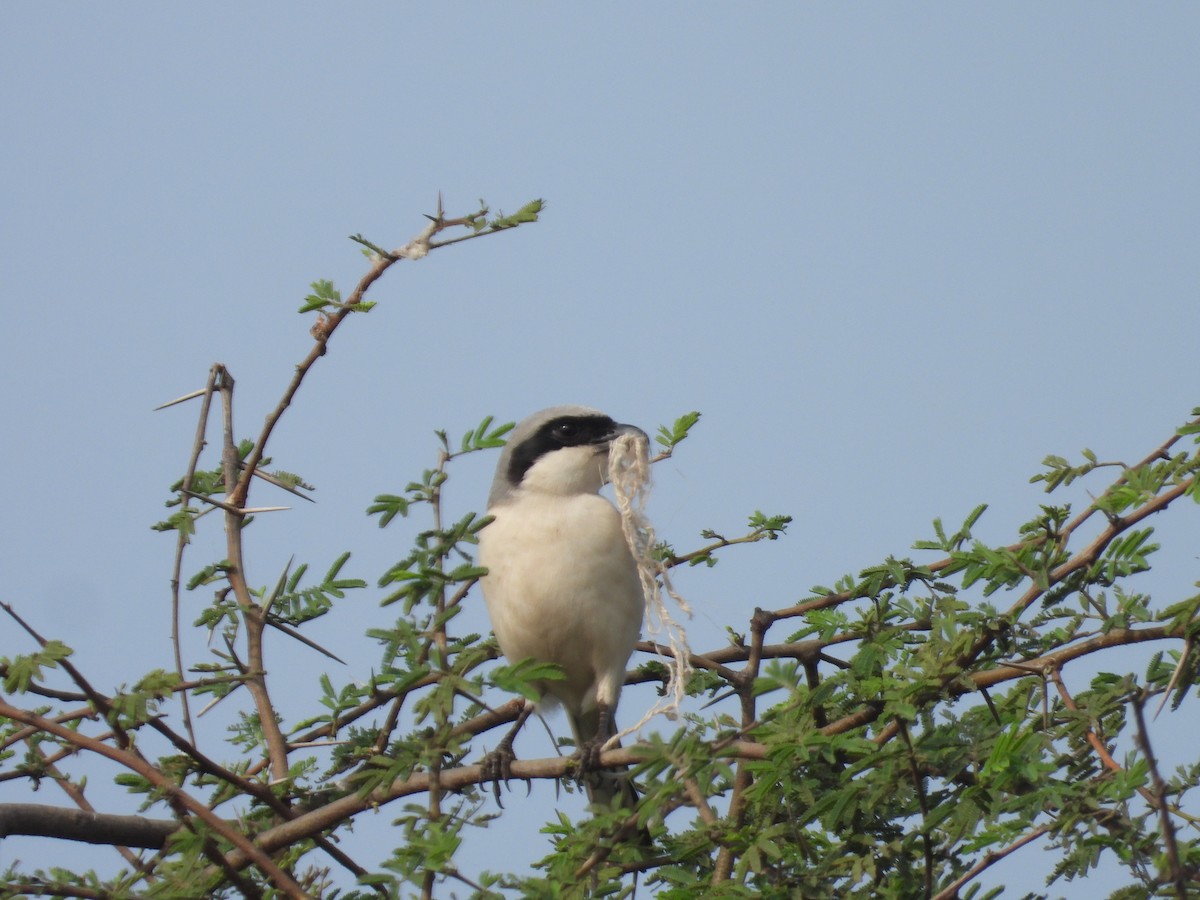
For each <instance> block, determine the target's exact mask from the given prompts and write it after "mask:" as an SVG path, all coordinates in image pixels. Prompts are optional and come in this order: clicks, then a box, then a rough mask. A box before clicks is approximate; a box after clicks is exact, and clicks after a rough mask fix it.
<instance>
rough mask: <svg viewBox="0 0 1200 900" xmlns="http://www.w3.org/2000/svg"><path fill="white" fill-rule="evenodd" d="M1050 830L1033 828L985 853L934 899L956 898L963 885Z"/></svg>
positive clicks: (1042, 826)
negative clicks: (1011, 841)
mask: <svg viewBox="0 0 1200 900" xmlns="http://www.w3.org/2000/svg"><path fill="white" fill-rule="evenodd" d="M1049 830H1050V826H1049V825H1040V826H1038V827H1037V828H1035V829H1033V831H1031V832H1029V833H1028V834H1025V835H1023V836H1022V837H1020V838H1019V839H1018V840H1016V841H1014V842H1013V843H1011V844H1009V845H1008V846H1007V847H1005V848H1004V849H1003V850H993V851H989V852H988V853H985V854H984V857H983V859H981V860H980V861H979V862H977V863H976V864H975V865H973V866H971V868H969V869H968V870H967V871H966V872H965V873H963V874H962V875H961V876H959V877H958V878H956V879H954V881H952V882H951V883H950V884H948V885H947V886H946V887H944V888H942V890H940V891H938V892H937V893H936V894H934V895H933V897H932V900H954V898H956V897H957V896H958V892H959V891H960V890H961V889H962V887H963V885H965V884H967V883H968V882H969V881H971V880H972V879H973V878H976V877H978V876H979V874H980V873H982V872H983V871H984V870H986V869H987V868H988V867H990V866H994V865H995V864H996V863H998V862H1000V860H1002V859H1004V857H1006V856H1008V855H1009V854H1010V853H1015V852H1016V851H1018V850H1020V849H1021V848H1022V847H1024V846H1025V845H1026V844H1028V843H1030V842H1031V841H1036V840H1037V839H1038V838H1040V837H1041V836H1042V835H1043V834H1045V833H1046V832H1047V831H1049Z"/></svg>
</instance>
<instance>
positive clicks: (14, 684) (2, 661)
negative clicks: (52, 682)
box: [0, 640, 75, 694]
mask: <svg viewBox="0 0 1200 900" xmlns="http://www.w3.org/2000/svg"><path fill="white" fill-rule="evenodd" d="M74 652H75V651H74V650H72V649H71V648H70V647H68V646H67V645H66V644H64V643H62V642H61V641H55V640H51V641H46V643H45V645H43V646H42V648H41V649H40V650H38V651H37V652H36V653H30V654H27V655H25V656H14V657H13V658H12V659H8V658H0V670H2V671H3V674H4V690H5V691H6V692H8V693H10V694H23V693H25V692H26V691H27V690H29V688H30V686H31V685H33V684H37V683H40V682H42V681H44V680H45V671H44V670H46V669H57V668H58V663H59V662H60V661H61V660H64V659H66V658H67V657H69V656H71V655H72V654H73V653H74Z"/></svg>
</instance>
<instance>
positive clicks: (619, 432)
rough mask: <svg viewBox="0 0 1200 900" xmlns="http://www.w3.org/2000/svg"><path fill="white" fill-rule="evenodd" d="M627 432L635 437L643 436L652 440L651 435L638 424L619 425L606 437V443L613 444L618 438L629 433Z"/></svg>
mask: <svg viewBox="0 0 1200 900" xmlns="http://www.w3.org/2000/svg"><path fill="white" fill-rule="evenodd" d="M627 434H628V435H632V436H633V437H640V438H642V440H645V441H649V440H650V436H649V435H647V434H646V432H644V431H642V429H640V428H638V427H637V426H636V425H618V426H617V427H616V428H614V429H613V430H612V432H611V433H610V434H609V435H608V436H607V437H606V438H605V443H608V444H611V443H612V442H613V441H615V440H616V439H617V438H619V437H623V436H624V435H627Z"/></svg>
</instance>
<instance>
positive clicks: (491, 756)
mask: <svg viewBox="0 0 1200 900" xmlns="http://www.w3.org/2000/svg"><path fill="white" fill-rule="evenodd" d="M516 758H517V754H515V753H513V749H512V744H511V743H509V742H508V741H504V742H502V743H501V744H500V746H498V747H497V748H496V749H495V750H493V751H491V752H490V753H485V754H484V756H483V759H482V760H481V761H480V763H479V767H480V769H481V770H482V773H483V783H484V784H487V783H489V782H490V783H491V785H492V793H493V794H494V795H495V797H496V803H497V805H499V807H500V808H501V809H504V803H503V802H502V801H501V800H500V782H502V781H503V782H504V786H505V787H506V788H507V787H508V782H509V780H510V779H511V778H512V764H513V762H514V761H515V760H516ZM530 788H531V789H532V784H530Z"/></svg>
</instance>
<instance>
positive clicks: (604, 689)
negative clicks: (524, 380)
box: [479, 405, 646, 808]
mask: <svg viewBox="0 0 1200 900" xmlns="http://www.w3.org/2000/svg"><path fill="white" fill-rule="evenodd" d="M622 435H635V436H640V437H641V438H642V439H645V438H646V434H645V432H644V431H642V430H641V429H640V428H638V427H636V426H634V425H624V424H619V423H617V422H616V421H614V420H613V419H612V418H611V417H610V416H607V415H605V414H604V413H602V412H600V411H599V410H596V409H592V408H591V407H587V406H574V405H569V406H553V407H550V408H549V409H543V410H541V411H540V412H536V413H534V414H533V415H531V416H529V417H528V418H526V419H524V420H523V421H521V422H520V423H518V424H517V426H516V427H515V428H514V429H513V432H512V435H511V436H510V437H509V439H508V441H507V443H506V444H505V447H504V449H503V451H502V452H501V454H500V459H499V462H498V463H497V465H496V476H495V479H494V480H493V482H492V488H491V492H490V493H489V495H488V508H487V512H488V515H490V516H492V517H493V519H492V521H491V522H490V523H489V524H487V525H486V526H485V527H484V528H483V529H482V531H481V532H480V535H479V564H480V565H481V566H483V567H485V568H486V569H487V574H486V575H484V576H483V577H482V578H481V585H482V588H483V597H484V601H485V604H486V606H487V610H488V614H489V617H490V618H491V622H492V628H493V630H494V631H495V634H496V640H497V642H498V643H499V645H500V650H501V652H502V653H503V654H504V656H505V657H506V658H507V659H508V661H509V662H510V663H517V662H519V661H521V660H525V659H534V660H536V661H538V662H542V663H553V664H556V665H558V666H560V667H561V669H562V674H563V678H562V679H561V680H553V679H545V680H541V681H537V682H534V683H533V686H534V688H535V689H536V690H537V691H538V692H540V694H541V699H540V700H539V702H538V707H539V709H549V708H552V707H553V706H555V705H561V706H562V707H563V709H564V711H565V712H566V715H567V719H568V721H569V722H570V726H571V731H572V733H573V735H574V738H575V746H576V748H577V749H576V759H577V760H578V762H579V771H580V776H581V780H582V781H583V783H584V787H585V788H586V789H587V792H588V798H589V800H590V802H591V803H593V804H596V805H604V806H612V805H613V801H614V798H619V799H620V805H621V806H622V807H626V808H632V807H634V806H635V805H636V803H637V792H636V790H635V789H634V787H633V785H632V782H631V781H630V779H629V777H628V775H627V774H622V773H617V772H602V771H599V770H597V769H596V768H595V767H596V765H597V764H598V762H599V756H600V750H601V748H602V747H603V746H604V744H605V743H606V742H607V741H608V740H609V739H610V738H612V737H613V736H614V735H615V734H616V725H615V722H614V718H613V716H614V713H615V711H616V707H617V700H618V699H619V697H620V694H621V687H622V685H623V684H624V682H625V667H626V664H627V663H628V662H629V658H630V656H631V655H632V653H633V650H634V647H635V645H636V643H637V640H638V637H639V636H640V633H641V627H642V619H643V615H644V611H645V596H644V594H643V589H642V584H641V580H640V578H639V575H638V567H637V563H636V562H635V561H634V558H633V554H632V553H631V552H630V549H629V546H628V545H627V543H626V541H625V536H624V533H623V531H622V529H621V517H620V514H619V513H618V511H617V509H616V508H615V507H614V506H613V504H612V503H610V502H609V501H608V500H606V499H605V498H604V497H603V496H601V495H600V493H599V491H600V488H601V487H603V485H604V484H605V482H606V481H607V480H608V457H609V449H610V447H611V446H612V444H613V441H615V440H616V439H617V438H618V437H620V436H622ZM531 710H532V707H527V708H526V712H525V714H524V715H523V716H522V717H521V718H520V719H519V720H518V723H517V726H516V727H515V728H514V729H513V730H512V732H510V734H509V735H508V737H506V738H505V741H503V742H502V746H501V748H498V751H494V752H501V753H507V754H508V755H507V759H506V760H505V761H504V762H503V763H501V765H503V766H506V765H507V763H508V762H510V761H511V759H512V755H511V749H512V746H511V745H512V738H513V737H515V734H516V731H517V730H519V728H520V725H521V724H522V723H523V722H524V718H525V717H526V716H527V715H528V713H529V712H530V711H531ZM504 774H505V775H506V774H507V771H506V770H505V771H504ZM499 777H500V775H499V773H497V778H496V779H495V780H496V781H498V778H499Z"/></svg>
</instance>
